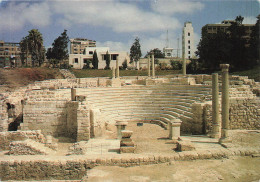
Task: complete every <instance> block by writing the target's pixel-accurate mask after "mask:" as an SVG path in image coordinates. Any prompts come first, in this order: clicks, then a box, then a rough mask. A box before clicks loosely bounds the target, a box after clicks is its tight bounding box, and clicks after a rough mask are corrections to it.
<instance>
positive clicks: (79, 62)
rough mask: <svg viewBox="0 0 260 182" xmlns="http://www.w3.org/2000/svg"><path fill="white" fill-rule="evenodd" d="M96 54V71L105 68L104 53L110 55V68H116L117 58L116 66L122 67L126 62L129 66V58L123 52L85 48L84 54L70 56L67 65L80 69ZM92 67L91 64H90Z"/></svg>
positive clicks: (106, 48)
mask: <svg viewBox="0 0 260 182" xmlns="http://www.w3.org/2000/svg"><path fill="white" fill-rule="evenodd" d="M95 51H96V52H97V56H98V61H99V62H98V69H104V68H105V67H106V53H107V52H108V54H109V55H110V60H111V61H110V68H112V67H114V68H115V67H116V59H117V57H118V62H119V63H118V64H119V66H122V64H123V62H124V61H125V60H126V61H127V63H128V64H129V62H130V57H129V54H128V53H127V52H125V51H110V49H109V47H87V48H85V50H84V54H70V55H69V64H70V65H71V66H72V67H73V68H75V69H82V68H83V67H84V65H86V64H87V62H89V61H90V62H91V61H92V59H93V55H94V52H95ZM90 67H92V64H90Z"/></svg>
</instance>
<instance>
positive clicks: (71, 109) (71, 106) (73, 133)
mask: <svg viewBox="0 0 260 182" xmlns="http://www.w3.org/2000/svg"><path fill="white" fill-rule="evenodd" d="M78 104H79V103H78V102H75V101H70V102H68V103H67V104H66V108H67V111H66V112H67V136H68V137H70V138H73V139H75V140H76V138H77V130H78V124H77V109H78Z"/></svg>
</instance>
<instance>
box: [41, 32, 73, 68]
mask: <svg viewBox="0 0 260 182" xmlns="http://www.w3.org/2000/svg"><path fill="white" fill-rule="evenodd" d="M68 43H69V37H68V35H67V30H64V31H63V33H61V35H60V36H59V37H58V38H56V39H55V40H54V42H53V43H52V48H48V50H47V53H46V57H47V59H48V60H51V59H56V60H57V61H55V64H59V63H60V62H61V61H63V60H66V59H68V58H69V51H68Z"/></svg>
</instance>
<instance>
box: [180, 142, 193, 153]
mask: <svg viewBox="0 0 260 182" xmlns="http://www.w3.org/2000/svg"><path fill="white" fill-rule="evenodd" d="M177 150H178V151H192V150H195V146H194V144H193V143H192V142H191V141H189V140H180V141H178V143H177Z"/></svg>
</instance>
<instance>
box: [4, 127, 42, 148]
mask: <svg viewBox="0 0 260 182" xmlns="http://www.w3.org/2000/svg"><path fill="white" fill-rule="evenodd" d="M26 139H31V140H34V141H36V142H40V143H45V142H46V139H45V137H44V135H43V134H42V133H41V131H40V130H35V131H9V132H0V150H9V145H10V143H11V142H13V141H23V140H26Z"/></svg>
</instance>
